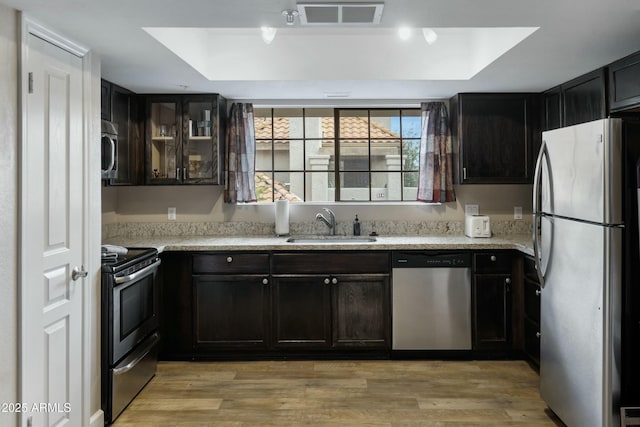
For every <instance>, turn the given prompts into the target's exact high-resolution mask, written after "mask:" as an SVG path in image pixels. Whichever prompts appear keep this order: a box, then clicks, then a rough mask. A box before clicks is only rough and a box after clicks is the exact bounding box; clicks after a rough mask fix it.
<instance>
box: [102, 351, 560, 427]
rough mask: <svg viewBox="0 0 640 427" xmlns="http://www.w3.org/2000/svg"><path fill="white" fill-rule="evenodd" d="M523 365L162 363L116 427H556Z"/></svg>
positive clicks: (534, 376)
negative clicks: (327, 426) (326, 426)
mask: <svg viewBox="0 0 640 427" xmlns="http://www.w3.org/2000/svg"><path fill="white" fill-rule="evenodd" d="M551 417H552V415H550V414H549V413H548V410H546V405H545V404H544V402H543V401H542V400H541V399H540V395H539V393H538V376H537V374H536V373H535V371H533V370H532V369H531V368H530V367H529V365H528V364H527V363H526V362H523V361H463V362H461V361H447V362H444V361H269V362H161V363H160V364H159V366H158V373H157V375H156V377H155V378H154V379H153V380H151V382H150V383H149V384H148V385H147V387H146V388H145V389H144V390H143V391H142V392H141V393H140V394H139V395H138V397H137V398H136V399H135V400H134V401H133V402H132V403H131V405H129V407H128V408H127V409H126V410H125V412H123V413H122V415H121V416H120V418H118V420H117V421H116V423H115V424H114V426H116V427H126V426H136V427H144V426H268V425H272V426H276V425H277V426H283V425H287V426H316V425H334V426H439V427H440V426H453V425H455V426H463V425H464V426H512V425H517V426H555V425H561V424H560V423H559V422H557V421H554V420H553V419H552V418H551Z"/></svg>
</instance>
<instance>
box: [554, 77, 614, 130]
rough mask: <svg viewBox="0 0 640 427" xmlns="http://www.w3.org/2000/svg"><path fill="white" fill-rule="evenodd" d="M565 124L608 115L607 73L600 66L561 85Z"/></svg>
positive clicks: (574, 123)
mask: <svg viewBox="0 0 640 427" xmlns="http://www.w3.org/2000/svg"><path fill="white" fill-rule="evenodd" d="M560 88H561V92H562V104H563V108H562V112H563V114H562V117H563V123H562V125H563V126H572V125H576V124H578V123H585V122H590V121H593V120H598V119H603V118H605V117H607V96H606V93H607V91H606V74H605V69H604V68H600V69H598V70H595V71H592V72H590V73H587V74H584V75H582V76H580V77H578V78H576V79H573V80H571V81H569V82H567V83H564V84H563V85H561V86H560Z"/></svg>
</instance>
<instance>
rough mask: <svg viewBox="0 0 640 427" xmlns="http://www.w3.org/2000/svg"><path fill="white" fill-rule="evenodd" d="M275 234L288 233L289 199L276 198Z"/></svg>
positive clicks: (282, 234)
mask: <svg viewBox="0 0 640 427" xmlns="http://www.w3.org/2000/svg"><path fill="white" fill-rule="evenodd" d="M275 205H276V208H275V210H276V236H285V235H287V234H289V201H288V200H286V199H282V200H276V203H275Z"/></svg>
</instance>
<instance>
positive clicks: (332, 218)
mask: <svg viewBox="0 0 640 427" xmlns="http://www.w3.org/2000/svg"><path fill="white" fill-rule="evenodd" d="M322 210H323V211H325V212H326V213H328V214H329V220H327V218H325V216H324V215H322V214H321V213H319V212H318V213H317V214H316V221H322V222H324V223H325V225H326V226H327V227H329V234H330V235H332V236H335V234H336V216H335V214H334V213H333V211H331V209H327V208H322Z"/></svg>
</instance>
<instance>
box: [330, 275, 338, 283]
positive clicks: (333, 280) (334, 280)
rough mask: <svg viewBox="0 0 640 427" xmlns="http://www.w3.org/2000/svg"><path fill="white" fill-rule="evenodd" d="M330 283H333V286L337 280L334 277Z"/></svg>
mask: <svg viewBox="0 0 640 427" xmlns="http://www.w3.org/2000/svg"><path fill="white" fill-rule="evenodd" d="M331 283H333V284H334V285H337V284H338V279H336V278H335V277H334V278H333V279H331Z"/></svg>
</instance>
